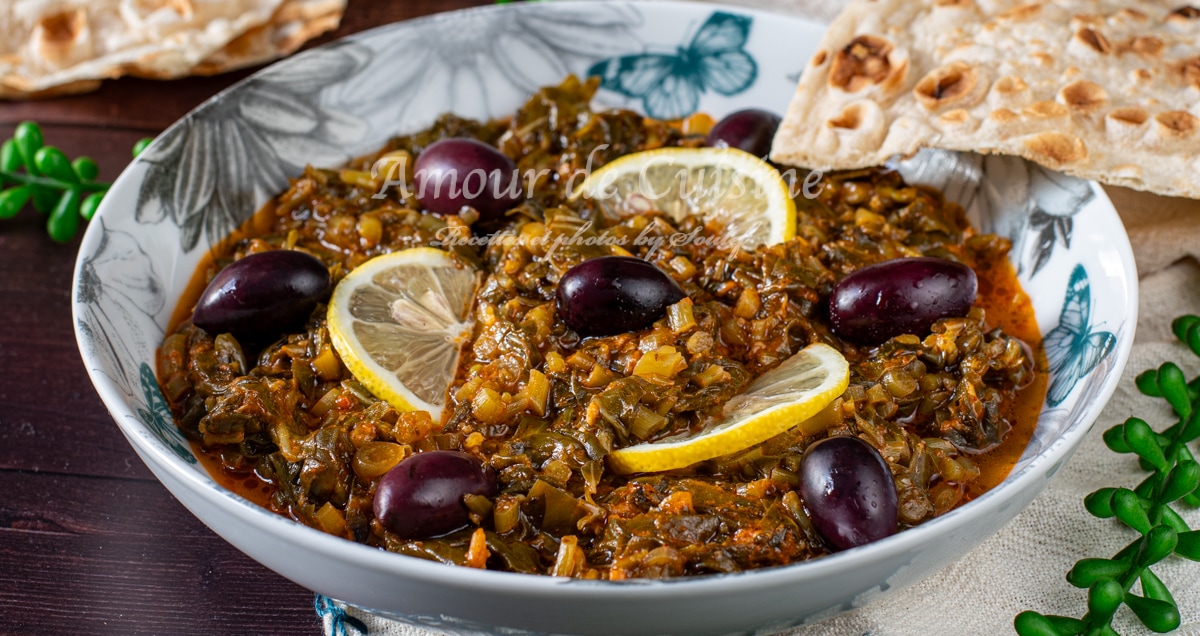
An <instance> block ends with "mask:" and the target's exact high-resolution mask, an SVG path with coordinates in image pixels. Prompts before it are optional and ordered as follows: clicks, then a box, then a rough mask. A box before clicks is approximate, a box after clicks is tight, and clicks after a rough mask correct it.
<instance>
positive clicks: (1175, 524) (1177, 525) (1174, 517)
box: [1159, 506, 1192, 534]
mask: <svg viewBox="0 0 1200 636" xmlns="http://www.w3.org/2000/svg"><path fill="white" fill-rule="evenodd" d="M1159 512H1160V513H1161V516H1162V522H1163V523H1165V524H1167V525H1168V526H1171V527H1172V528H1174V529H1175V533H1176V534H1180V533H1184V532H1191V531H1192V529H1191V528H1190V527H1188V524H1187V522H1186V521H1184V520H1183V517H1180V516H1179V513H1178V512H1175V509H1174V508H1172V507H1170V506H1162V507H1161V508H1159Z"/></svg>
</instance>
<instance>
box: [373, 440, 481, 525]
mask: <svg viewBox="0 0 1200 636" xmlns="http://www.w3.org/2000/svg"><path fill="white" fill-rule="evenodd" d="M495 494H496V473H495V472H494V471H493V470H492V469H491V468H490V467H488V466H485V465H484V464H483V463H482V462H480V461H479V460H478V459H476V458H475V457H474V456H473V455H468V454H467V453H460V452H458V451H445V450H438V451H426V452H424V453H417V454H416V455H413V456H412V457H409V458H407V459H405V460H404V461H402V462H400V463H399V464H397V465H396V467H395V468H393V469H391V470H389V471H388V472H387V474H385V475H384V476H383V478H382V479H380V480H379V485H378V486H377V487H376V488H375V518H376V519H379V522H380V523H382V524H383V527H385V528H387V529H388V530H390V531H392V532H394V533H395V534H396V535H397V536H399V537H400V538H402V539H426V538H429V537H436V536H438V535H443V534H446V533H447V532H453V531H455V530H458V529H459V528H461V527H463V526H465V525H467V524H468V523H470V517H469V515H468V513H467V507H466V505H465V504H464V503H463V497H464V496H466V495H483V496H485V497H491V496H494V495H495Z"/></svg>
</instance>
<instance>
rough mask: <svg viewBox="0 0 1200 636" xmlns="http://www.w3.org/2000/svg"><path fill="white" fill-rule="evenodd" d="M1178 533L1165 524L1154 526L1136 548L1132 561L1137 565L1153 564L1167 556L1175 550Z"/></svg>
mask: <svg viewBox="0 0 1200 636" xmlns="http://www.w3.org/2000/svg"><path fill="white" fill-rule="evenodd" d="M1178 541H1179V535H1178V534H1177V533H1176V532H1175V530H1174V529H1173V528H1171V527H1170V526H1166V525H1158V526H1154V527H1153V528H1151V529H1150V531H1149V532H1147V533H1146V536H1145V538H1144V540H1143V541H1142V547H1141V549H1139V550H1138V554H1137V557H1135V558H1134V563H1136V564H1137V565H1138V567H1146V566H1149V565H1154V564H1155V563H1158V562H1159V561H1162V560H1163V559H1165V558H1167V556H1168V555H1169V554H1171V552H1173V551H1174V550H1175V544H1176V543H1177V542H1178Z"/></svg>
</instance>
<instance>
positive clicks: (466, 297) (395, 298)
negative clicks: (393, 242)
mask: <svg viewBox="0 0 1200 636" xmlns="http://www.w3.org/2000/svg"><path fill="white" fill-rule="evenodd" d="M478 280H479V276H478V275H477V274H476V272H474V271H472V270H470V269H468V268H466V267H463V266H462V265H460V264H458V263H457V262H455V260H454V259H453V258H451V257H450V255H449V254H447V253H446V252H443V251H441V250H437V249H433V248H430V247H418V248H413V249H408V250H404V251H401V252H393V253H391V254H384V255H383V256H376V257H375V258H372V259H371V260H369V261H367V262H365V263H363V264H362V265H359V266H358V267H356V268H354V271H352V272H350V274H349V275H348V276H346V277H345V278H343V279H342V281H341V282H340V283H338V285H337V288H335V289H334V290H333V297H332V298H331V299H330V301H329V311H328V313H327V314H326V317H327V322H328V325H329V336H330V339H331V340H332V342H333V348H334V350H336V351H337V352H338V355H340V356H341V357H342V361H343V362H344V363H345V364H346V367H347V368H348V369H350V372H351V373H353V374H354V377H355V378H358V381H359V382H362V383H363V385H364V386H366V387H367V389H369V390H370V391H371V392H372V393H374V394H375V395H376V396H377V397H379V398H380V399H383V400H387V401H388V403H390V404H391V405H392V406H393V407H395V408H396V409H397V410H401V411H429V412H430V414H432V415H433V418H434V421H439V420H440V418H441V415H442V409H443V407H445V405H446V397H447V396H446V393H447V389H448V387H449V386H450V383H451V382H452V381H453V380H454V375H455V372H456V371H457V369H458V357H459V352H460V350H461V348H462V347H461V345H462V342H463V341H464V340H465V339H466V338H469V337H470V335H471V323H470V322H469V321H468V320H467V314H468V313H469V312H470V310H471V302H472V299H473V298H474V296H475V287H476V285H477V284H478Z"/></svg>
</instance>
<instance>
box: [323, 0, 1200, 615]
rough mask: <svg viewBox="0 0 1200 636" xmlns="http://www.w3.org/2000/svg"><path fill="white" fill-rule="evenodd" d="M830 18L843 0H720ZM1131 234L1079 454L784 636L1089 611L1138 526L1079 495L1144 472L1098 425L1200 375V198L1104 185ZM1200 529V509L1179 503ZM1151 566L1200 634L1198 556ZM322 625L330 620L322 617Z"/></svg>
mask: <svg viewBox="0 0 1200 636" xmlns="http://www.w3.org/2000/svg"><path fill="white" fill-rule="evenodd" d="M724 2H726V3H732V4H740V5H745V6H752V7H758V8H763V9H767V10H773V11H777V12H780V13H794V14H800V15H803V16H805V17H807V18H809V19H816V20H825V21H829V20H832V19H833V17H834V16H836V15H837V13H838V11H839V10H840V9H841V6H842V0H724ZM1106 189H1107V190H1108V193H1109V196H1110V197H1111V198H1112V200H1113V203H1114V204H1115V205H1116V208H1117V210H1118V211H1119V212H1120V214H1121V218H1122V220H1123V221H1124V223H1125V227H1126V229H1127V230H1128V231H1129V238H1130V240H1131V242H1132V243H1133V252H1134V256H1135V258H1136V260H1137V266H1138V275H1139V279H1140V286H1141V289H1140V301H1139V309H1140V313H1139V319H1138V325H1137V335H1136V338H1135V340H1134V346H1133V354H1132V356H1131V357H1130V359H1129V365H1128V366H1127V367H1126V369H1125V372H1124V377H1123V378H1122V379H1121V383H1120V386H1119V388H1118V389H1117V392H1116V394H1115V395H1113V398H1112V400H1111V401H1110V402H1109V403H1108V405H1107V407H1106V408H1105V409H1104V412H1103V413H1102V414H1101V415H1100V418H1099V419H1098V420H1097V422H1096V424H1095V426H1094V427H1093V429H1092V432H1091V433H1090V434H1089V435H1088V437H1087V439H1086V440H1085V441H1084V443H1083V445H1082V446H1081V447H1080V448H1079V450H1078V451H1077V452H1076V453H1075V456H1074V457H1072V458H1071V461H1070V462H1068V463H1067V465H1066V466H1065V467H1064V468H1063V469H1062V470H1061V471H1059V473H1058V475H1056V476H1055V478H1054V479H1053V481H1051V483H1050V485H1049V486H1048V487H1047V488H1046V490H1045V491H1044V492H1043V493H1042V494H1041V495H1040V496H1039V497H1038V498H1037V499H1036V500H1034V502H1033V503H1032V504H1031V505H1030V506H1029V507H1028V508H1027V509H1025V510H1024V511H1022V512H1021V513H1020V514H1019V515H1018V516H1017V517H1016V519H1014V520H1013V521H1012V522H1011V523H1009V524H1008V525H1006V526H1004V527H1003V528H1001V529H999V531H998V532H997V533H996V534H995V535H994V536H992V537H991V538H989V539H988V540H986V541H985V542H984V543H983V544H982V545H980V546H979V547H978V548H976V549H975V550H974V551H973V552H971V553H970V554H968V555H967V556H965V557H963V558H962V559H961V560H959V561H958V562H956V563H954V564H952V565H950V566H948V567H947V568H945V569H944V570H942V571H941V572H938V573H937V574H934V575H933V576H931V577H930V578H929V579H927V580H925V581H923V582H921V583H919V584H917V585H915V586H913V587H911V588H908V589H905V590H901V591H899V592H896V593H894V594H892V595H890V596H887V597H885V598H883V599H881V600H879V601H877V602H874V603H872V604H870V605H868V606H866V607H864V608H861V609H858V610H855V611H851V612H848V613H845V614H842V615H839V616H836V617H833V618H830V619H828V620H825V621H823V622H821V623H817V624H813V625H808V626H805V627H801V628H797V629H793V630H791V631H788V632H786V634H787V635H788V636H867V635H869V636H990V635H992V634H1015V632H1014V631H1013V627H1012V621H1013V617H1014V616H1016V615H1017V614H1018V613H1019V612H1021V611H1023V610H1027V609H1028V610H1035V611H1038V612H1041V613H1043V614H1061V615H1066V616H1074V617H1082V616H1083V614H1084V613H1085V612H1086V610H1087V607H1086V602H1087V593H1086V590H1080V589H1076V588H1074V587H1071V586H1070V585H1069V584H1067V582H1066V580H1065V579H1064V576H1065V575H1066V573H1067V571H1068V570H1069V569H1070V568H1071V566H1072V565H1073V564H1074V563H1075V561H1077V560H1078V559H1080V558H1083V557H1102V558H1107V557H1110V556H1112V555H1113V554H1114V553H1116V552H1117V551H1118V550H1120V549H1121V548H1122V547H1124V546H1125V545H1126V544H1128V543H1129V542H1130V541H1132V540H1133V538H1134V536H1135V533H1134V532H1133V531H1132V530H1129V529H1128V528H1125V527H1124V526H1122V525H1120V524H1119V523H1118V522H1116V521H1114V520H1100V519H1096V518H1094V517H1092V516H1091V515H1089V514H1088V513H1087V511H1086V510H1084V507H1083V498H1084V496H1085V495H1087V494H1088V493H1090V492H1092V491H1094V490H1096V489H1098V488H1102V487H1106V486H1124V487H1128V488H1132V487H1133V486H1135V485H1137V484H1138V482H1140V481H1141V480H1142V479H1143V478H1144V477H1145V473H1144V472H1142V471H1141V470H1140V469H1139V468H1138V466H1137V463H1136V461H1135V460H1134V459H1131V456H1130V455H1117V454H1115V453H1113V452H1111V451H1109V450H1108V449H1107V448H1106V447H1105V446H1104V442H1103V441H1102V440H1101V437H1100V435H1101V433H1103V432H1104V430H1105V429H1107V428H1109V427H1111V426H1112V425H1114V424H1117V423H1120V422H1123V421H1125V419H1126V418H1128V417H1130V416H1131V415H1137V416H1138V417H1141V418H1143V419H1145V420H1146V421H1147V422H1149V423H1150V425H1151V426H1152V427H1154V428H1156V429H1158V430H1161V429H1162V428H1164V427H1166V426H1167V425H1169V424H1171V423H1173V422H1174V421H1175V420H1174V418H1173V417H1172V413H1171V412H1170V409H1169V407H1167V406H1165V402H1163V401H1162V400H1158V399H1153V398H1147V397H1145V396H1143V395H1141V394H1139V393H1138V392H1137V390H1136V389H1134V387H1133V379H1134V377H1135V376H1136V375H1137V374H1138V373H1141V372H1142V371H1143V370H1145V369H1148V368H1151V367H1157V366H1159V365H1160V364H1162V363H1163V362H1165V361H1168V360H1170V361H1174V362H1176V363H1177V364H1179V365H1180V366H1181V367H1183V369H1184V371H1185V372H1186V373H1187V376H1188V377H1189V378H1190V377H1195V376H1196V374H1197V373H1200V360H1198V359H1197V358H1196V357H1195V356H1193V355H1192V354H1191V353H1190V352H1188V351H1187V349H1186V348H1185V347H1184V346H1183V345H1182V344H1180V343H1179V342H1178V341H1176V340H1175V338H1174V336H1172V335H1171V329H1170V325H1171V321H1172V320H1173V319H1174V318H1175V317H1176V316H1179V315H1182V314H1185V313H1192V314H1200V201H1192V200H1186V199H1170V198H1165V197H1158V196H1154V195H1150V194H1145V193H1141V192H1135V191H1133V190H1128V189H1125V188H1116V187H1111V188H1106ZM1181 514H1182V515H1183V517H1184V519H1185V520H1187V522H1188V523H1189V525H1191V526H1192V527H1193V528H1200V510H1188V509H1183V510H1181ZM1155 573H1156V574H1158V575H1159V576H1160V577H1161V578H1162V580H1163V581H1164V582H1165V583H1166V584H1167V586H1168V587H1169V588H1170V590H1171V592H1172V594H1173V595H1174V596H1175V599H1176V601H1178V603H1179V609H1180V613H1181V614H1182V617H1183V624H1182V627H1180V629H1179V630H1177V632H1175V633H1178V634H1189V635H1197V636H1200V563H1194V562H1191V561H1186V560H1184V559H1181V558H1178V557H1171V558H1169V559H1168V560H1166V561H1164V562H1163V563H1161V564H1159V565H1158V566H1155ZM349 613H350V614H351V615H353V616H355V617H357V618H359V619H360V620H362V621H363V622H364V623H365V624H366V625H367V627H368V629H369V633H370V634H371V635H373V636H374V635H386V636H427V635H428V634H430V632H427V631H425V630H422V629H418V628H414V627H410V626H406V625H401V624H398V623H392V622H389V621H384V620H381V619H378V618H374V617H371V616H367V615H364V614H362V613H361V612H357V611H355V610H354V609H350V610H349ZM325 621H326V630H327V631H328V630H329V627H330V625H329V619H328V618H326V619H325ZM1113 625H1114V627H1116V629H1117V631H1119V632H1120V633H1121V634H1124V635H1126V636H1128V635H1130V634H1148V633H1150V632H1149V631H1148V630H1147V629H1146V628H1144V627H1143V626H1142V625H1141V624H1140V623H1139V622H1138V621H1137V619H1136V617H1134V616H1133V614H1132V612H1130V611H1129V609H1128V608H1124V607H1123V608H1122V609H1121V611H1120V612H1119V613H1118V614H1117V617H1116V619H1115V620H1114V622H1113Z"/></svg>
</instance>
